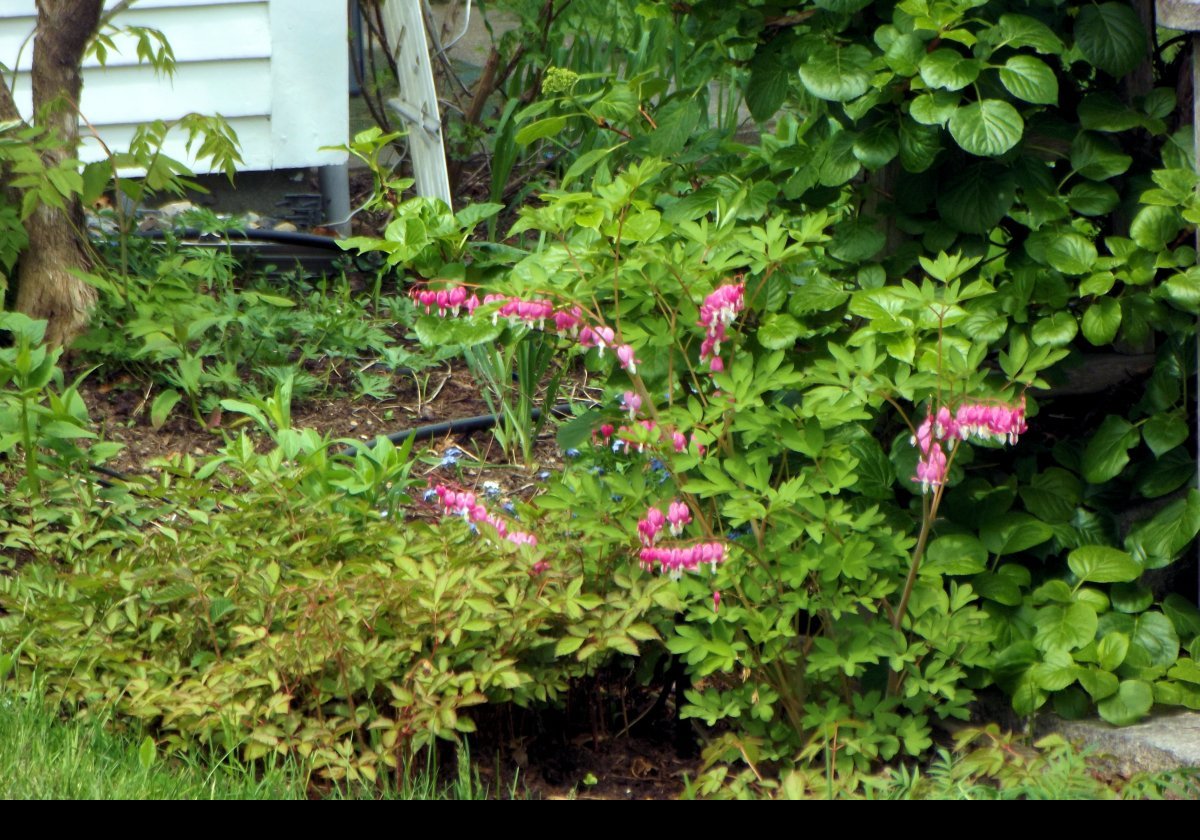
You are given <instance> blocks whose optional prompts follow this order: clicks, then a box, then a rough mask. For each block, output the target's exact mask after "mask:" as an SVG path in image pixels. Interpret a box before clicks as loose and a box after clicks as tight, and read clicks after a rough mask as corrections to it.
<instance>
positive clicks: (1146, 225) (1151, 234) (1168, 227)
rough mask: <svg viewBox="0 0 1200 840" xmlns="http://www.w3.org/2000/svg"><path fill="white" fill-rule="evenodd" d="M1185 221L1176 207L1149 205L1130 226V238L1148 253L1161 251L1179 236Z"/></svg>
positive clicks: (1135, 217) (1139, 212) (1138, 213)
mask: <svg viewBox="0 0 1200 840" xmlns="http://www.w3.org/2000/svg"><path fill="white" fill-rule="evenodd" d="M1181 230H1183V219H1182V218H1181V217H1180V215H1179V211H1178V210H1176V209H1175V208H1174V207H1162V206H1159V205H1154V204H1152V205H1149V206H1147V207H1143V208H1142V209H1140V210H1138V212H1137V215H1136V216H1134V217H1133V222H1132V223H1131V224H1130V225H1129V236H1130V238H1131V239H1133V241H1134V242H1136V243H1137V244H1138V246H1139V247H1141V248H1145V249H1146V250H1147V251H1161V250H1162V249H1163V248H1165V247H1166V246H1167V245H1168V244H1169V243H1171V242H1173V241H1174V240H1175V237H1177V236H1179V232H1180V231H1181Z"/></svg>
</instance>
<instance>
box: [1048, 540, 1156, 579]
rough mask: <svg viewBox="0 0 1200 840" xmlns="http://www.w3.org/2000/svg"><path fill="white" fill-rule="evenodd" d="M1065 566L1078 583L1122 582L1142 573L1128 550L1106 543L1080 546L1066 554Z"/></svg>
mask: <svg viewBox="0 0 1200 840" xmlns="http://www.w3.org/2000/svg"><path fill="white" fill-rule="evenodd" d="M1067 566H1069V567H1070V569H1071V572H1072V573H1073V574H1074V575H1075V577H1077V578H1079V582H1080V583H1123V582H1125V581H1130V580H1137V579H1138V578H1139V577H1141V574H1142V567H1141V565H1140V564H1139V563H1138V562H1137V561H1136V560H1134V559H1133V558H1132V557H1131V556H1130V555H1129V552H1127V551H1121V549H1119V548H1112V547H1111V546H1107V545H1082V546H1080V547H1079V548H1077V549H1075V550H1074V551H1072V552H1071V553H1070V554H1068V555H1067Z"/></svg>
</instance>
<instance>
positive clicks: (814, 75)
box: [800, 44, 871, 102]
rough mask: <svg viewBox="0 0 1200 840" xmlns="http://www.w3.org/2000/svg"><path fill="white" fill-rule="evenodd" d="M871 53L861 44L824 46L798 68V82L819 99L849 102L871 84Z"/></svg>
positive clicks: (812, 53)
mask: <svg viewBox="0 0 1200 840" xmlns="http://www.w3.org/2000/svg"><path fill="white" fill-rule="evenodd" d="M870 65H871V51H870V50H868V49H867V48H866V47H864V46H862V45H861V44H850V45H848V46H841V45H823V46H820V47H818V48H817V49H815V50H813V51H812V52H811V53H810V54H809V56H808V60H806V61H805V62H804V63H803V64H802V65H800V81H801V82H803V84H804V86H805V87H806V88H808V91H809V93H811V94H812V95H813V96H815V97H817V98H818V99H826V100H829V101H832V102H849V101H850V100H851V99H856V98H858V97H859V96H862V95H863V94H864V93H866V92H867V89H868V88H869V87H870V85H871V69H870Z"/></svg>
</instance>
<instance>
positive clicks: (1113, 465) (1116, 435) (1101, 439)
mask: <svg viewBox="0 0 1200 840" xmlns="http://www.w3.org/2000/svg"><path fill="white" fill-rule="evenodd" d="M1139 440H1141V434H1140V433H1139V432H1138V430H1137V429H1136V428H1135V427H1134V426H1133V425H1131V424H1130V422H1129V421H1128V420H1126V419H1125V418H1124V417H1118V416H1117V415H1115V414H1110V415H1109V416H1107V417H1105V418H1104V422H1103V423H1101V424H1100V428H1099V429H1097V430H1096V433H1095V434H1094V435H1092V438H1091V440H1089V441H1088V443H1087V446H1086V447H1085V448H1084V450H1083V465H1082V466H1083V469H1082V473H1083V479H1084V481H1086V482H1087V483H1088V484H1101V483H1103V482H1105V481H1108V480H1109V479H1111V478H1116V477H1117V476H1118V475H1120V473H1121V470H1123V469H1125V465H1126V464H1128V463H1129V450H1130V449H1132V448H1133V447H1135V446H1137V445H1138V441H1139Z"/></svg>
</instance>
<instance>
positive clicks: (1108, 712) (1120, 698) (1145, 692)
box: [1085, 7, 1154, 726]
mask: <svg viewBox="0 0 1200 840" xmlns="http://www.w3.org/2000/svg"><path fill="white" fill-rule="evenodd" d="M1087 8H1090V7H1085V11H1086V9H1087ZM1153 706H1154V691H1153V689H1151V688H1150V684H1149V683H1147V682H1143V681H1142V680H1122V681H1121V685H1120V687H1119V688H1118V689H1117V693H1116V694H1113V695H1110V696H1109V697H1106V698H1104V699H1103V700H1101V701H1100V702H1099V703H1097V704H1096V710H1097V711H1098V712H1100V717H1102V718H1104V719H1105V720H1106V721H1108V722H1109V723H1111V724H1112V725H1113V726H1128V725H1129V724H1131V723H1137V722H1138V721H1139V720H1141V719H1142V718H1144V717H1145V716H1146V715H1147V714H1148V713H1149V712H1150V709H1151V707H1153Z"/></svg>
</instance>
